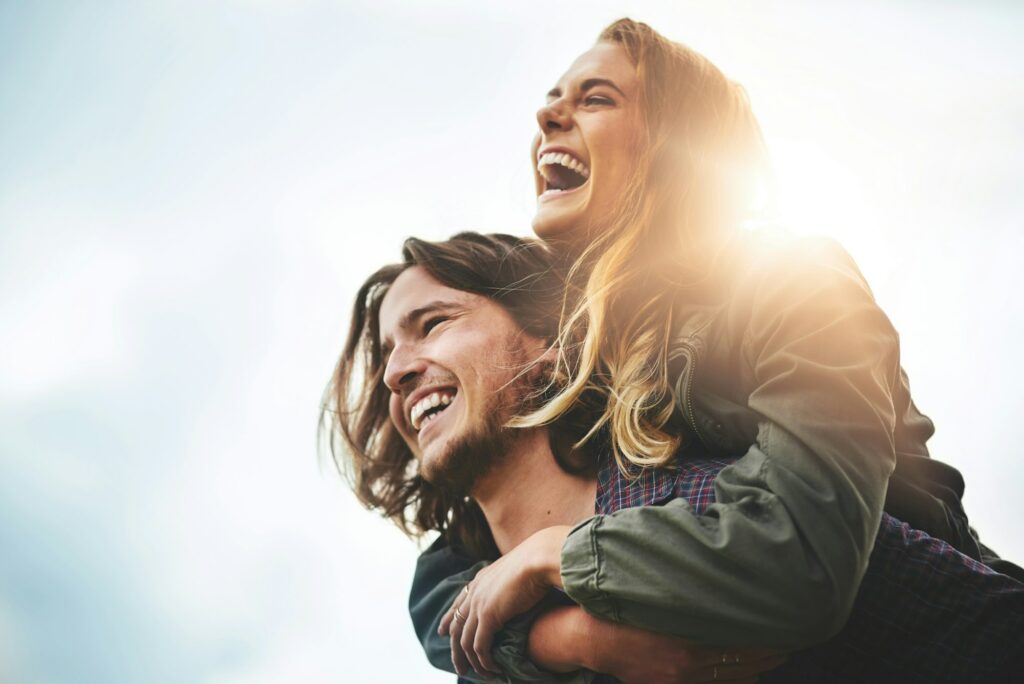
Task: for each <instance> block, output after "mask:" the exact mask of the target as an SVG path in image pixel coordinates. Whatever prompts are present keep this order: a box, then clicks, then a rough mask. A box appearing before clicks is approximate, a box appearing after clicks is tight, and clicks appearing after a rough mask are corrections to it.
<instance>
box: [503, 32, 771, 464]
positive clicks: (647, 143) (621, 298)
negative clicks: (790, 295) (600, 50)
mask: <svg viewBox="0 0 1024 684" xmlns="http://www.w3.org/2000/svg"><path fill="white" fill-rule="evenodd" d="M598 42H599V43H600V42H612V43H615V44H617V45H619V46H621V47H622V49H623V50H625V52H626V54H627V55H628V57H629V59H630V60H631V61H632V63H633V64H634V66H635V67H636V72H637V76H638V77H639V81H640V105H641V109H642V111H643V113H644V128H645V131H644V134H645V135H644V137H643V138H642V139H643V140H644V144H643V145H641V149H639V150H637V153H636V167H635V168H636V171H635V173H634V174H633V176H632V178H631V179H630V182H629V184H628V186H627V189H626V191H625V192H624V193H623V198H622V200H621V201H620V202H619V205H618V207H617V209H616V211H615V212H614V214H613V216H611V217H610V218H609V219H608V221H607V223H606V224H605V225H602V226H600V229H599V230H597V231H595V232H596V236H595V237H594V238H593V240H592V241H591V242H590V244H589V246H588V247H587V248H586V249H585V250H584V251H583V253H582V254H581V255H579V256H578V258H577V259H576V260H575V263H574V264H573V265H572V267H571V269H570V271H569V276H568V279H567V280H568V285H569V286H568V288H567V291H566V300H565V305H564V307H563V316H562V320H561V323H560V326H559V334H558V343H559V344H558V346H559V349H560V356H559V359H558V361H557V364H556V368H555V376H554V377H555V383H557V387H558V388H559V389H558V391H557V392H556V393H555V395H554V397H553V399H552V400H551V401H550V402H548V403H547V404H545V405H544V406H543V407H542V408H540V409H539V410H537V411H534V412H533V413H530V414H528V415H526V416H524V417H522V418H520V419H518V420H517V421H515V425H517V426H520V427H528V426H536V425H543V424H548V423H551V422H553V421H555V420H557V419H558V418H559V417H561V416H563V415H565V414H566V413H568V412H569V411H571V410H572V409H573V407H574V406H575V405H576V404H577V402H579V401H586V402H587V403H590V404H592V403H593V402H594V399H595V396H596V397H598V398H599V400H600V402H601V403H602V404H603V406H604V409H603V412H601V413H600V417H599V419H598V421H597V423H596V424H595V425H594V426H593V428H592V429H591V430H590V432H589V433H587V435H586V436H585V437H584V438H583V439H582V440H581V442H583V441H586V440H587V439H589V438H590V437H591V436H593V435H594V434H595V433H596V432H597V431H598V430H601V429H602V428H606V430H607V432H608V434H609V435H610V438H611V446H612V449H613V453H614V454H615V459H616V462H617V463H618V466H619V467H620V468H621V469H622V470H623V471H624V472H629V470H630V468H629V465H628V464H630V463H632V464H635V465H638V466H661V465H664V464H665V463H666V462H667V461H668V460H669V459H670V458H671V457H672V455H673V454H674V453H675V451H676V450H677V449H678V448H679V446H680V441H681V439H682V438H681V436H680V434H678V431H673V430H672V429H671V426H670V425H669V421H670V418H671V417H672V415H673V412H674V411H675V405H676V397H675V396H674V390H673V387H672V384H671V382H670V380H669V363H668V355H669V346H670V342H671V339H672V335H673V330H674V329H675V321H674V320H673V310H674V304H675V302H676V301H677V300H678V299H680V298H686V297H688V296H691V295H693V296H696V294H697V293H698V292H699V291H701V290H702V289H704V288H708V287H714V284H715V281H716V279H717V276H719V275H721V273H720V272H721V269H717V270H716V264H717V263H720V257H721V256H722V255H723V253H724V251H725V247H726V246H727V245H728V244H729V243H730V242H731V241H732V238H733V237H734V236H735V234H736V233H737V231H738V229H739V227H740V225H741V223H742V221H743V220H744V219H745V218H746V217H747V216H748V214H749V213H750V211H751V210H752V209H753V203H754V201H755V197H754V195H755V191H756V190H757V189H758V186H757V183H758V181H759V180H763V179H767V177H768V174H767V159H766V155H765V152H764V146H763V141H762V136H761V130H760V127H759V126H758V123H757V120H756V119H755V117H754V114H753V112H752V110H751V107H750V103H749V100H748V99H747V96H746V93H745V91H744V90H743V88H742V87H741V86H739V85H738V84H736V83H733V82H732V81H730V80H729V79H727V78H726V77H725V76H724V75H723V74H722V72H721V71H719V70H718V68H717V67H715V66H714V65H713V64H712V63H711V62H710V61H708V60H707V59H706V58H704V57H703V56H702V55H700V54H698V53H697V52H695V51H693V50H691V49H690V48H688V47H686V46H684V45H681V44H679V43H675V42H672V41H670V40H668V39H666V38H665V37H663V36H661V35H660V34H658V33H657V32H656V31H654V30H653V29H652V28H651V27H650V26H647V25H646V24H642V23H639V22H636V21H633V20H630V19H621V20H619V21H616V22H615V23H613V24H611V25H610V26H608V27H607V28H606V29H605V30H604V31H602V33H601V35H600V37H599V38H598Z"/></svg>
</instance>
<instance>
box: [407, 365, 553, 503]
mask: <svg viewBox="0 0 1024 684" xmlns="http://www.w3.org/2000/svg"><path fill="white" fill-rule="evenodd" d="M544 384H545V383H544V379H543V378H538V377H536V376H535V377H534V378H532V379H530V378H528V377H526V376H520V377H517V378H516V379H515V380H514V381H513V382H512V383H510V384H509V385H508V386H506V387H504V388H502V389H501V390H500V391H499V392H498V393H497V396H495V397H494V400H493V401H491V402H488V404H487V406H484V407H482V409H481V411H480V416H481V418H480V421H479V422H478V423H477V424H476V427H475V429H474V428H470V429H468V430H467V431H466V433H465V434H463V435H462V436H461V437H458V438H457V439H454V440H452V442H451V443H450V444H449V445H448V447H447V449H446V450H445V453H444V455H443V457H442V458H440V459H438V462H437V465H436V466H434V467H433V468H431V469H430V472H429V473H422V474H423V476H424V479H426V480H428V481H429V482H430V483H431V484H433V485H435V486H436V487H438V488H439V489H442V490H444V491H446V492H448V493H449V494H453V495H455V496H469V495H470V493H471V492H472V489H473V485H475V484H476V483H477V482H478V481H479V480H480V479H481V478H482V477H484V476H486V475H487V474H489V473H490V472H491V471H492V470H494V468H495V467H497V465H498V464H499V463H501V462H502V461H503V460H504V459H505V457H506V456H507V455H508V454H509V452H510V451H511V450H512V446H513V444H514V442H515V439H516V437H518V430H517V429H516V428H510V427H507V423H508V422H509V420H511V419H512V417H513V416H514V415H516V413H517V412H519V411H523V410H526V411H530V410H533V409H534V408H536V407H535V406H534V405H533V404H534V403H536V401H537V400H538V399H539V390H540V388H541V387H543V385H544Z"/></svg>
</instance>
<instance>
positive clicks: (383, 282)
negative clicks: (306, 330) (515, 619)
mask: <svg viewBox="0 0 1024 684" xmlns="http://www.w3.org/2000/svg"><path fill="white" fill-rule="evenodd" d="M413 266H419V267H422V268H423V269H425V270H426V271H427V272H428V273H429V274H430V275H431V276H432V277H434V278H435V279H436V280H438V281H439V282H441V283H442V284H444V285H447V286H448V287H452V288H455V289H457V290H462V291H464V292H471V293H474V294H478V295H482V296H485V297H488V298H490V299H493V300H494V301H496V302H497V303H498V304H500V305H501V306H502V307H503V308H504V309H505V310H506V311H508V313H509V314H510V315H511V316H512V318H513V319H514V320H515V321H516V323H517V324H518V325H519V326H520V327H521V328H522V330H523V331H524V332H526V333H528V334H530V335H532V336H533V337H537V338H540V339H542V340H547V341H553V340H554V338H555V335H556V334H557V331H558V321H559V315H560V312H561V304H562V297H563V287H564V285H563V281H562V279H561V277H560V276H559V274H558V273H557V271H556V270H555V269H554V268H553V266H552V262H551V257H550V254H549V252H548V250H547V249H546V248H545V247H544V246H543V244H542V243H540V242H539V241H537V240H533V239H529V238H520V237H515V236H512V235H499V234H492V235H482V234H479V233H459V234H457V235H455V236H454V237H452V238H451V239H449V240H444V241H441V242H427V241H425V240H418V239H416V238H409V239H408V240H406V241H405V244H404V245H403V247H402V261H401V263H397V264H390V265H388V266H384V267H383V268H381V269H379V270H378V271H377V272H376V273H374V274H373V275H371V276H370V277H369V278H368V279H367V280H366V282H364V283H363V285H362V287H360V288H359V292H358V294H357V295H356V301H355V306H354V308H353V310H352V319H351V323H350V326H349V331H348V338H347V339H346V341H345V347H344V351H343V352H342V355H341V359H340V360H339V361H338V364H337V367H336V368H335V370H334V374H333V376H332V379H331V382H330V384H329V385H328V387H327V391H326V393H325V400H324V406H323V411H322V414H321V421H320V427H321V431H322V432H325V433H326V436H327V438H328V439H327V442H328V444H329V446H330V451H331V455H332V456H333V458H334V462H335V464H336V466H337V467H338V469H339V471H340V472H341V473H342V474H343V475H344V476H345V477H346V478H347V479H348V481H349V483H350V484H351V486H352V488H353V490H354V491H355V493H356V496H357V497H358V498H359V500H360V501H361V502H362V503H363V504H364V505H365V506H367V507H368V508H371V509H376V510H378V511H380V512H381V514H383V515H384V516H385V517H388V518H390V519H391V520H392V521H394V522H395V524H397V525H398V527H399V528H401V529H402V530H403V531H404V532H405V533H406V534H408V535H410V536H420V535H422V534H423V533H424V532H428V531H431V530H437V531H440V532H442V533H444V534H445V535H446V536H447V537H448V539H449V542H450V543H454V544H457V545H460V546H461V547H462V548H463V549H465V550H466V551H468V552H470V553H472V554H474V555H476V556H478V557H496V556H497V549H496V548H495V547H494V541H493V539H492V537H491V534H490V531H489V529H488V527H487V523H486V521H485V520H484V518H483V514H482V512H481V511H480V508H479V507H478V506H477V505H476V504H475V503H474V502H473V501H472V500H470V499H468V498H466V497H463V496H456V495H453V494H451V493H448V492H446V491H444V490H442V489H440V488H438V487H435V486H434V485H432V484H431V483H429V482H427V481H425V480H424V479H423V478H422V477H421V476H420V474H419V472H418V469H417V464H416V460H415V457H414V456H413V454H412V451H410V449H409V447H408V446H407V445H406V444H405V442H404V441H403V439H402V436H401V435H400V434H399V432H398V430H397V429H396V428H395V427H394V425H393V424H392V423H391V420H390V417H389V414H388V401H389V398H390V392H389V390H388V388H387V387H385V385H384V368H385V359H384V357H383V354H382V353H381V344H380V320H379V313H380V305H381V302H382V300H383V299H384V295H385V294H386V293H387V291H388V288H389V287H390V286H391V284H392V283H394V282H395V280H396V279H397V278H398V276H399V275H400V274H401V273H402V272H403V271H405V270H406V269H408V268H411V267H413Z"/></svg>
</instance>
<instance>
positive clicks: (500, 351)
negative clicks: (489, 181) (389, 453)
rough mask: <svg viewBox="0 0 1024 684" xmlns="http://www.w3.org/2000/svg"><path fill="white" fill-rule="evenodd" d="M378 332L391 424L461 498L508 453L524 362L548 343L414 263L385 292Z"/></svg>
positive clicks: (431, 477) (430, 472) (435, 479)
mask: <svg viewBox="0 0 1024 684" xmlns="http://www.w3.org/2000/svg"><path fill="white" fill-rule="evenodd" d="M380 338H381V345H382V348H383V350H384V355H385V359H386V366H385V371H384V384H385V385H387V387H388V389H389V390H391V401H390V407H389V409H390V415H391V420H392V422H393V423H394V425H395V427H396V428H397V429H398V432H399V433H400V434H401V435H402V438H403V439H404V440H405V442H406V443H407V444H408V445H409V448H410V449H411V450H412V452H413V454H414V455H415V456H416V458H417V460H418V461H419V465H420V474H421V475H423V477H424V478H425V479H426V480H427V481H429V482H432V483H434V484H436V485H438V486H441V487H444V488H446V489H449V490H451V491H453V492H454V493H457V494H469V493H470V489H471V487H472V485H473V483H474V482H475V481H476V480H477V478H479V477H480V476H481V475H483V474H484V473H486V472H487V470H488V469H489V468H490V466H491V465H492V464H493V463H494V461H495V459H496V458H498V457H500V456H501V455H502V453H504V452H505V451H507V448H508V443H507V442H508V439H509V438H510V431H509V430H507V429H506V428H504V424H505V422H506V421H507V420H508V419H509V418H511V417H512V416H513V415H514V414H515V413H516V412H517V411H519V409H520V406H519V400H520V399H521V397H522V396H523V394H524V391H525V389H524V387H525V385H526V380H525V379H524V378H522V377H520V372H521V371H522V369H523V367H524V366H525V365H526V364H528V363H530V362H531V361H533V360H535V359H537V358H539V357H540V355H541V354H543V352H544V350H545V348H546V347H545V345H544V343H543V342H542V341H541V340H539V339H537V338H534V337H531V336H530V335H527V334H526V333H524V332H522V330H521V329H520V328H519V326H518V325H517V324H516V322H515V320H514V319H513V318H512V316H511V315H509V313H508V312H507V311H505V309H503V308H502V307H501V305H499V304H497V303H496V302H495V301H493V300H491V299H488V298H487V297H483V296H481V295H476V294H472V293H469V292H464V291H462V290H456V289H453V288H450V287H447V286H445V285H443V284H441V283H440V282H438V281H437V280H435V279H434V278H433V277H432V276H431V275H430V274H429V273H427V271H426V270H424V269H423V268H420V267H418V266H413V267H411V268H409V269H407V270H405V271H404V272H403V273H402V274H401V275H400V276H398V278H397V279H396V280H395V282H394V283H393V284H392V285H391V287H390V288H388V291H387V293H386V294H385V296H384V300H383V301H382V302H381V307H380Z"/></svg>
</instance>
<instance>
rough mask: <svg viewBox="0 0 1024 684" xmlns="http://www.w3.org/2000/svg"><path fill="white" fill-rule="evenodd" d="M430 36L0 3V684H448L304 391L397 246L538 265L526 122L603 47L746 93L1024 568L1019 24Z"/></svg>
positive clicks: (291, 19)
mask: <svg viewBox="0 0 1024 684" xmlns="http://www.w3.org/2000/svg"><path fill="white" fill-rule="evenodd" d="M427 7H428V3H411V2H410V3H398V2H394V1H385V2H381V1H379V0H378V1H375V2H370V1H368V0H367V1H365V2H351V3H339V2H326V1H325V2H320V1H317V0H304V1H292V0H222V1H219V2H210V1H204V2H200V1H199V0H192V1H188V2H185V1H177V2H171V1H164V2H161V1H158V0H149V1H147V2H127V1H114V2H58V1H56V0H54V1H53V2H48V3H41V2H31V3H30V2H19V1H17V0H14V1H9V2H3V3H0V330H2V338H0V339H2V354H0V549H3V551H2V553H0V681H4V682H16V683H22V682H32V683H36V682H39V683H64V682H69V683H70V682H76V683H77V682H108V683H115V684H116V683H120V682H125V683H128V682H148V683H160V682H213V683H223V684H235V683H246V684H248V683H256V682H268V683H269V682H275V683H276V682H286V681H287V682H295V681H297V682H309V683H318V682H370V681H373V682H378V681H387V682H391V681H394V682H399V681H401V682H432V681H451V678H449V677H446V676H442V675H439V674H434V673H433V672H432V671H431V670H430V669H429V668H428V666H427V664H426V661H425V659H424V658H423V656H422V655H421V654H420V651H419V646H418V644H417V643H416V641H415V638H414V636H413V632H412V629H411V626H410V623H409V620H408V617H407V615H406V607H405V603H406V592H407V587H408V583H409V580H410V577H411V574H412V568H413V562H414V559H415V555H416V551H417V549H416V546H415V544H414V543H413V542H411V541H409V540H407V539H405V538H404V537H403V536H402V535H401V534H400V533H399V532H398V531H397V530H395V529H394V528H392V527H391V526H390V525H389V524H388V523H385V522H384V521H382V520H380V519H379V518H378V517H377V516H376V515H374V514H371V513H369V512H366V511H364V510H362V509H361V508H360V507H359V506H358V504H357V503H356V502H355V500H354V497H353V496H352V495H351V493H350V492H348V491H347V490H346V488H345V487H344V486H343V484H342V483H341V482H340V480H339V478H338V477H337V476H335V475H334V474H333V472H332V471H331V470H330V468H328V467H326V466H324V467H321V466H320V465H319V464H318V461H317V457H316V450H315V428H316V419H317V415H318V409H319V404H320V397H321V392H322V391H323V388H324V386H325V384H326V382H327V380H328V377H329V375H330V372H331V369H332V366H333V363H334V361H335V359H336V357H337V355H338V353H339V352H340V348H341V343H342V339H343V334H344V330H345V326H346V324H347V315H348V310H349V307H350V305H351V299H352V296H353V294H354V292H355V288H356V286H357V285H358V283H359V282H361V281H362V279H363V278H364V277H365V276H366V275H368V274H369V273H370V272H371V271H372V270H374V269H375V268H376V267H377V266H378V265H380V264H383V263H385V262H388V261H393V260H395V259H396V258H397V257H398V249H399V246H400V243H401V240H402V238H404V237H406V236H408V235H417V236H421V237H434V238H437V237H444V236H447V235H449V234H451V233H453V232H455V231H457V230H464V229H478V230H484V231H498V230H502V231H508V232H516V233H527V232H528V226H529V217H530V215H531V210H532V205H533V200H532V180H531V175H530V171H529V166H528V146H529V141H530V138H531V136H532V134H533V131H534V127H535V125H536V124H535V122H534V119H533V113H534V112H535V110H536V108H537V107H538V106H539V105H540V104H541V103H542V101H543V96H544V93H545V92H547V90H548V89H549V88H550V87H551V85H553V83H554V82H555V80H556V79H557V78H558V76H559V75H560V74H561V72H562V71H563V70H564V69H565V68H566V67H567V66H568V64H569V63H570V62H571V61H572V59H573V58H574V57H575V55H576V54H578V53H579V52H581V51H583V50H585V49H586V48H587V47H589V45H590V44H591V42H592V41H593V39H594V37H595V36H596V35H597V33H598V31H599V30H600V28H601V27H602V26H603V25H605V24H607V23H608V22H610V21H611V20H613V19H615V18H617V17H619V16H622V15H626V14H628V15H631V16H633V17H635V18H638V19H643V20H645V21H648V22H649V23H651V24H652V25H653V26H654V27H655V28H657V29H659V30H660V31H662V32H663V33H665V34H666V35H668V36H670V37H672V38H675V39H678V40H681V41H684V42H687V43H689V44H690V45H691V46H693V47H695V48H697V49H698V50H701V51H702V52H704V53H705V54H706V55H708V56H709V57H710V58H711V59H712V60H713V61H715V62H716V63H717V64H718V65H719V66H720V67H722V68H723V70H725V71H726V73H727V74H729V75H730V76H731V77H733V78H734V79H736V80H739V81H740V82H742V83H743V84H744V85H746V87H747V88H748V90H749V92H750V94H751V98H752V101H753V104H754V108H755V111H756V112H757V113H758V115H759V117H760V120H761V122H762V125H763V127H764V129H765V132H766V135H767V138H768V142H769V146H770V148H771V150H772V153H773V156H774V159H775V162H776V166H777V173H778V181H779V185H780V188H781V190H782V198H783V206H784V208H785V210H786V211H787V215H788V217H789V220H790V225H791V226H792V227H793V228H794V229H795V230H797V231H800V232H816V233H823V234H827V235H831V236H834V237H836V238H838V239H839V240H841V241H842V242H843V244H845V245H846V246H847V248H848V249H849V250H850V251H851V253H852V254H853V255H854V256H855V258H856V259H857V260H858V262H859V263H860V265H861V267H862V269H863V271H864V272H865V274H866V275H867V277H868V279H869V280H870V282H871V283H872V285H873V287H874V289H875V293H876V295H877V298H878V300H879V301H880V303H881V304H882V306H883V307H884V308H885V309H886V311H887V312H888V313H889V315H890V317H891V318H892V320H893V321H894V323H895V325H896V327H897V328H898V329H899V330H900V332H901V335H902V341H903V360H904V365H905V367H906V368H907V370H908V371H909V373H910V376H911V379H912V381H913V385H914V389H915V397H916V399H917V403H918V405H919V406H920V408H921V409H922V410H923V411H925V412H926V413H928V414H929V415H930V416H932V418H933V419H935V421H936V424H937V426H938V433H937V434H936V436H935V438H934V440H933V442H932V451H933V455H935V456H937V457H939V458H942V459H943V460H946V461H948V462H950V463H952V464H953V465H955V466H957V467H959V468H960V469H961V470H962V471H963V473H964V475H965V477H966V480H967V483H968V491H967V497H966V504H967V509H968V512H969V514H970V515H971V517H972V520H973V522H974V524H975V526H976V527H977V528H978V529H979V530H980V531H981V533H982V535H983V538H984V539H985V540H986V541H987V542H989V543H990V545H992V546H993V547H995V548H996V549H997V550H999V551H1000V552H1002V553H1003V555H1005V556H1007V557H1010V558H1012V559H1015V560H1017V561H1024V539H1022V538H1021V536H1020V534H1019V528H1020V520H1021V518H1022V516H1024V498H1022V497H1020V495H1019V492H1020V489H1021V487H1022V485H1024V466H1022V465H1021V462H1022V460H1021V458H1020V456H1019V455H1018V454H1017V453H1016V449H1017V448H1019V445H1020V444H1021V443H1022V441H1024V439H1022V438H1024V432H1022V427H1021V426H1022V424H1024V421H1022V419H1021V416H1022V415H1024V401H1022V398H1021V397H1022V393H1021V391H1020V386H1021V383H1022V382H1024V371H1022V369H1021V367H1020V364H1019V360H1018V359H1019V348H1020V342H1019V340H1020V338H1021V336H1022V333H1024V305H1022V304H1021V303H1020V302H1019V301H1018V300H1017V296H1018V294H1019V293H1021V292H1024V275H1022V270H1021V269H1020V268H1019V267H1018V260H1019V259H1020V255H1021V254H1022V253H1024V239H1022V237H1021V235H1022V234H1021V231H1020V228H1021V225H1022V219H1024V194H1022V193H1021V192H1020V178H1021V176H1022V172H1024V166H1022V162H1021V160H1022V159H1024V127H1022V126H1021V121H1024V50H1022V48H1021V42H1020V36H1021V35H1022V29H1024V6H1022V5H1020V4H1019V3H1011V2H1006V3H996V2H973V3H966V2H963V3H953V2H935V1H934V0H933V1H929V2H924V1H920V2H910V1H906V2H900V3H894V2H864V1H861V2H851V3H848V4H846V5H839V4H837V3H827V4H823V3H781V2H711V1H707V2H686V3H683V2H668V1H666V2H663V3H655V2H603V1H595V0H589V1H588V2H531V3H527V2H515V3H506V4H503V5H502V6H500V7H498V6H496V3H479V2H470V1H469V0H464V1H462V2H432V3H429V9H428V8H427ZM826 7H827V9H826Z"/></svg>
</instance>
